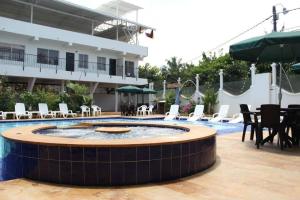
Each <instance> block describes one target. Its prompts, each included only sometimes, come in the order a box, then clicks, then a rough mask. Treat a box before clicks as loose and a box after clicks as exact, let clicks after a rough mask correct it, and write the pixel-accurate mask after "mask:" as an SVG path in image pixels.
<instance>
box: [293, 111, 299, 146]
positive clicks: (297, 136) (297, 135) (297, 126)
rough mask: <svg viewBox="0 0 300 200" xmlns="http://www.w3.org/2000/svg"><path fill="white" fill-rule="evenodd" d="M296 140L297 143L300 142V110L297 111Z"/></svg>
mask: <svg viewBox="0 0 300 200" xmlns="http://www.w3.org/2000/svg"><path fill="white" fill-rule="evenodd" d="M294 140H295V144H296V145H299V144H300V110H297V111H296V113H295V126H294Z"/></svg>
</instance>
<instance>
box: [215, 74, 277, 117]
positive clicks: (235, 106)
mask: <svg viewBox="0 0 300 200" xmlns="http://www.w3.org/2000/svg"><path fill="white" fill-rule="evenodd" d="M270 91H271V74H270V73H263V74H256V75H255V76H254V82H253V84H252V85H251V87H250V89H249V90H247V91H246V92H245V93H243V94H241V95H238V96H236V95H232V94H230V93H228V92H226V91H224V90H219V96H218V98H219V105H222V104H227V105H230V108H229V113H228V117H230V116H232V115H233V114H235V113H239V112H240V104H249V105H251V110H255V108H257V107H259V106H260V105H261V104H268V103H271V94H270ZM219 105H218V107H217V108H219Z"/></svg>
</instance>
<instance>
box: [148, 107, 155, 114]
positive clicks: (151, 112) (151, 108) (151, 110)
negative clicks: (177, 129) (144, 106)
mask: <svg viewBox="0 0 300 200" xmlns="http://www.w3.org/2000/svg"><path fill="white" fill-rule="evenodd" d="M153 108H154V106H153V105H150V106H149V107H148V110H147V114H148V115H152V114H153Z"/></svg>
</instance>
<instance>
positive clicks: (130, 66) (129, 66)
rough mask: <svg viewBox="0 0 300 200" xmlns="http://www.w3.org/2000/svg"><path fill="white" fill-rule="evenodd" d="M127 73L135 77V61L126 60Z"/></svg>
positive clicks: (128, 75)
mask: <svg viewBox="0 0 300 200" xmlns="http://www.w3.org/2000/svg"><path fill="white" fill-rule="evenodd" d="M125 75H126V76H127V77H134V62H132V61H125Z"/></svg>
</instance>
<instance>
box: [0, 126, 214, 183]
mask: <svg viewBox="0 0 300 200" xmlns="http://www.w3.org/2000/svg"><path fill="white" fill-rule="evenodd" d="M100 127H126V128H130V129H131V131H129V132H128V133H122V134H107V133H101V134H107V135H118V137H117V136H113V137H109V136H107V137H106V136H105V137H103V136H101V137H99V135H98V136H97V134H100V133H97V132H95V129H97V128H100ZM132 130H136V133H134V132H132ZM146 130H147V131H146ZM131 132H132V133H131ZM60 133H62V134H60ZM66 133H69V134H66ZM79 133H80V134H79ZM86 133H89V134H87V135H93V136H92V137H88V138H86ZM130 134H132V135H134V137H132V136H130ZM2 135H3V137H4V138H5V142H4V147H5V148H4V150H5V158H4V162H5V164H4V170H5V172H6V173H10V174H11V176H12V177H15V178H17V177H25V178H30V179H34V180H39V181H47V182H53V183H60V184H72V185H130V184H140V183H148V182H159V181H166V180H172V179H178V178H181V177H185V176H189V175H192V174H195V173H197V172H199V171H202V170H205V169H207V168H209V167H210V166H212V165H213V164H214V162H215V160H216V131H215V130H213V129H210V128H207V127H202V126H195V125H180V126H178V125H171V124H150V123H132V122H120V123H119V122H114V123H104V122H103V123H82V124H79V125H77V126H72V127H68V128H57V127H55V126H49V125H38V126H27V127H18V128H14V129H10V130H8V131H5V132H4V133H2ZM74 135H75V137H74ZM83 135H85V136H83ZM121 135H127V136H121ZM149 135H151V136H149ZM147 136H148V137H147Z"/></svg>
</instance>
